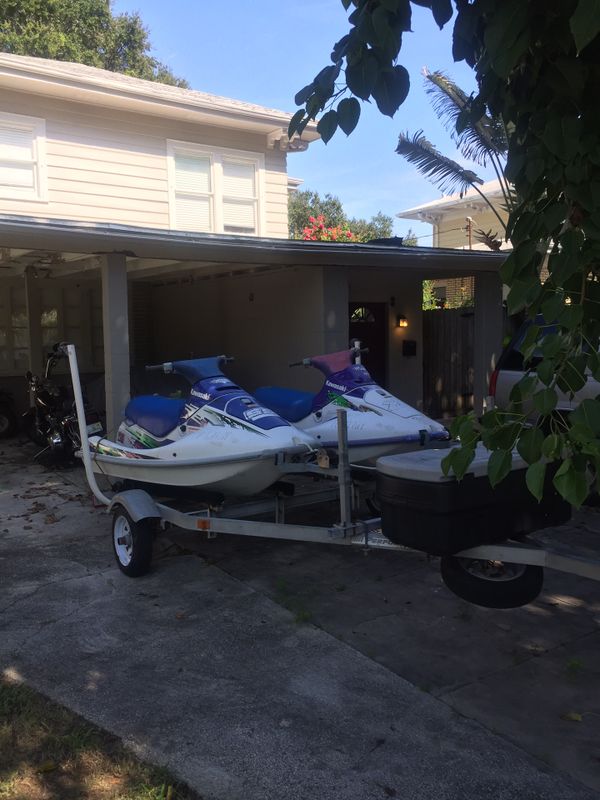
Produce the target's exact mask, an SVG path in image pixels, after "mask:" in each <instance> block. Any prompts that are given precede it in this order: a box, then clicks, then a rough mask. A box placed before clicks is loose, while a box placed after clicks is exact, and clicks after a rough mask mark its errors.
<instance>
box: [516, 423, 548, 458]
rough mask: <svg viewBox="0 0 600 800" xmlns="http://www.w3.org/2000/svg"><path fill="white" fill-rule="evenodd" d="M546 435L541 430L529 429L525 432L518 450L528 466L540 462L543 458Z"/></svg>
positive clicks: (520, 438) (520, 439)
mask: <svg viewBox="0 0 600 800" xmlns="http://www.w3.org/2000/svg"><path fill="white" fill-rule="evenodd" d="M543 443H544V434H543V433H542V432H541V430H540V429H539V428H529V429H528V430H526V431H523V433H522V434H521V436H520V437H519V441H518V443H517V450H518V452H519V455H520V456H521V458H522V459H523V460H524V461H526V462H527V463H528V464H533V463H534V462H535V461H539V459H540V458H541V456H542V445H543Z"/></svg>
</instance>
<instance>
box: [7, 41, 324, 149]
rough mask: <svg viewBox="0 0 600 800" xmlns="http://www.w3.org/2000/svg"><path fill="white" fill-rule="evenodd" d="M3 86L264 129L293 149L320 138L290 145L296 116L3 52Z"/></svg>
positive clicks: (312, 133)
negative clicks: (291, 121)
mask: <svg viewBox="0 0 600 800" xmlns="http://www.w3.org/2000/svg"><path fill="white" fill-rule="evenodd" d="M0 85H1V86H3V87H4V88H13V89H16V90H17V91H24V92H33V93H36V94H43V95H49V96H52V97H57V98H63V99H67V100H74V101H78V102H86V101H87V102H93V103H94V104H96V105H104V106H107V107H112V108H121V109H126V110H130V111H138V112H140V113H146V114H159V115H160V116H162V117H172V118H173V119H185V120H188V121H193V122H201V123H203V124H209V125H210V124H212V125H220V126H223V125H224V126H226V127H233V128H246V129H249V130H255V131H260V132H264V133H266V134H267V136H268V137H270V138H269V141H270V143H272V144H273V145H274V143H275V142H279V143H280V146H282V145H283V146H285V148H286V149H288V148H289V149H292V150H294V149H300V150H304V149H306V147H307V146H308V143H309V142H311V141H314V140H315V139H318V138H319V134H318V133H317V129H316V124H315V123H311V124H309V125H308V126H307V127H306V129H305V131H304V133H303V136H302V139H301V140H299V139H298V138H297V137H296V138H294V139H293V140H292V142H289V140H288V139H287V127H288V124H289V121H290V119H291V117H292V114H291V113H287V112H285V111H279V110H277V109H272V108H265V107H264V106H260V105H256V104H254V103H247V102H244V101H242V100H234V99H232V98H230V97H220V96H218V95H214V94H208V93H207V92H198V91H196V90H195V89H181V88H179V87H177V86H169V85H167V84H164V83H157V82H155V81H146V80H142V79H141V78H132V77H131V76H129V75H123V74H121V73H118V72H109V71H108V70H105V69H98V68H97V67H88V66H86V65H85V64H75V63H72V62H68V61H52V60H50V59H47V58H33V57H31V56H18V55H14V54H12V53H0Z"/></svg>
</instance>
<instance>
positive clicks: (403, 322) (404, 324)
mask: <svg viewBox="0 0 600 800" xmlns="http://www.w3.org/2000/svg"><path fill="white" fill-rule="evenodd" d="M396 327H397V328H408V320H407V319H406V317H405V316H404V314H398V316H397V317H396Z"/></svg>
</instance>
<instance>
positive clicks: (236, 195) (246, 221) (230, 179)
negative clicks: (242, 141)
mask: <svg viewBox="0 0 600 800" xmlns="http://www.w3.org/2000/svg"><path fill="white" fill-rule="evenodd" d="M256 228H257V226H256V168H255V166H254V164H248V163H243V162H238V161H229V160H227V159H224V160H223V229H224V230H225V232H226V233H256Z"/></svg>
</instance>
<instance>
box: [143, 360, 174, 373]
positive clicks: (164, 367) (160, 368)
mask: <svg viewBox="0 0 600 800" xmlns="http://www.w3.org/2000/svg"><path fill="white" fill-rule="evenodd" d="M145 370H146V372H164V373H165V374H167V373H169V372H173V365H172V364H171V362H170V361H167V362H165V363H164V364H146V367H145Z"/></svg>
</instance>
